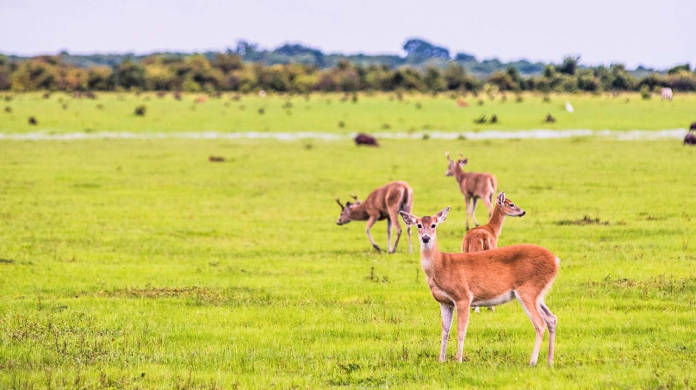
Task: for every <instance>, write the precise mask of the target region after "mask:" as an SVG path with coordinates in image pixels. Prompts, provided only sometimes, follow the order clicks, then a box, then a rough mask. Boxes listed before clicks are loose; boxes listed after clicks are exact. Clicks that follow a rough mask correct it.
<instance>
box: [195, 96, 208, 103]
mask: <svg viewBox="0 0 696 390" xmlns="http://www.w3.org/2000/svg"><path fill="white" fill-rule="evenodd" d="M207 100H208V97H207V96H205V95H200V96H196V99H195V100H194V102H196V103H205V102H206V101H207Z"/></svg>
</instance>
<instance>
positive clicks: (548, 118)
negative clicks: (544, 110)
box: [544, 114, 556, 123]
mask: <svg viewBox="0 0 696 390" xmlns="http://www.w3.org/2000/svg"><path fill="white" fill-rule="evenodd" d="M544 121H545V122H546V123H554V122H556V118H554V117H553V115H551V114H547V115H546V119H544Z"/></svg>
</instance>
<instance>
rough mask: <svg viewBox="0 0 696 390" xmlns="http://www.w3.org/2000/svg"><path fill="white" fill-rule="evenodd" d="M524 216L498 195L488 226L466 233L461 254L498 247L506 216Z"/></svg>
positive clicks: (477, 308)
mask: <svg viewBox="0 0 696 390" xmlns="http://www.w3.org/2000/svg"><path fill="white" fill-rule="evenodd" d="M525 214H526V212H525V211H524V210H522V209H521V208H519V207H517V206H515V204H514V203H512V202H511V201H510V199H506V198H505V193H504V192H501V193H500V194H498V199H497V200H496V204H495V208H493V215H491V219H490V220H488V224H486V225H483V226H478V227H475V228H473V229H471V230H469V232H467V233H466V235H465V236H464V239H463V240H462V252H464V253H471V252H480V251H487V250H489V249H495V248H497V247H498V236H500V231H501V230H502V229H503V220H504V219H505V216H506V215H509V216H511V217H522V216H524V215H525ZM489 309H490V310H491V311H495V307H494V306H490V307H489ZM474 311H475V312H477V313H478V312H479V307H478V306H475V307H474Z"/></svg>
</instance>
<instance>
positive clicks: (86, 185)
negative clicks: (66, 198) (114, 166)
mask: <svg viewBox="0 0 696 390" xmlns="http://www.w3.org/2000/svg"><path fill="white" fill-rule="evenodd" d="M73 187H75V188H101V184H97V183H75V184H73Z"/></svg>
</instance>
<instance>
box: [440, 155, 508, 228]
mask: <svg viewBox="0 0 696 390" xmlns="http://www.w3.org/2000/svg"><path fill="white" fill-rule="evenodd" d="M445 157H447V161H449V165H448V166H447V172H445V176H454V178H455V179H456V180H457V183H459V190H460V191H461V192H462V194H463V195H464V201H465V202H466V230H467V231H468V230H469V215H471V216H472V217H473V219H474V223H475V224H476V226H478V225H479V223H478V220H477V219H476V203H477V202H478V200H479V198H480V199H481V200H482V201H483V204H485V205H486V207H488V218H490V217H491V214H492V213H493V205H492V203H493V196H494V195H495V190H496V188H497V187H498V181H497V180H496V179H495V176H493V175H491V174H490V173H475V172H464V171H463V170H462V165H466V163H467V162H469V159H468V158H460V159H459V160H457V161H452V159H451V158H450V155H449V152H446V153H445ZM469 204H471V208H470V207H469Z"/></svg>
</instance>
